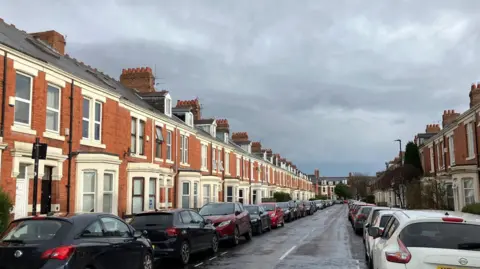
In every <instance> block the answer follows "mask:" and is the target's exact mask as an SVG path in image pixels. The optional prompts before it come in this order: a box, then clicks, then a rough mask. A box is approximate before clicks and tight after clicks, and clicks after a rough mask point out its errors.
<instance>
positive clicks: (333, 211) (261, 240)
mask: <svg viewBox="0 0 480 269" xmlns="http://www.w3.org/2000/svg"><path fill="white" fill-rule="evenodd" d="M158 268H172V269H184V268H188V269H193V268H195V269H237V268H243V269H291V268H302V269H307V268H324V269H328V268H332V269H335V268H342V269H349V268H352V269H365V268H366V265H365V254H364V248H363V243H362V238H361V237H360V236H357V235H355V233H354V232H353V230H352V227H351V225H350V223H349V222H348V220H347V206H346V205H334V206H331V207H329V208H326V209H324V210H320V211H317V212H316V213H315V214H314V215H313V216H307V217H305V218H302V219H299V220H296V221H294V222H291V223H287V224H286V225H285V227H282V228H277V229H273V230H272V231H271V232H268V233H264V234H263V235H260V236H255V237H254V238H253V240H252V241H251V242H246V241H242V242H241V244H240V245H239V246H237V247H228V246H224V247H222V248H221V249H219V251H218V253H217V255H216V256H207V254H198V255H194V256H192V260H191V264H190V265H188V266H185V267H181V266H178V265H175V264H174V263H172V262H162V261H161V262H160V263H159V264H158Z"/></svg>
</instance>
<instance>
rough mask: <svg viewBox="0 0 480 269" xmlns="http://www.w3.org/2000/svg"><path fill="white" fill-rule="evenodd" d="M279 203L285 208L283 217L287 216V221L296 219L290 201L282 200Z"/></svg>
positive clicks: (279, 205)
mask: <svg viewBox="0 0 480 269" xmlns="http://www.w3.org/2000/svg"><path fill="white" fill-rule="evenodd" d="M277 205H278V207H280V208H281V209H282V210H283V217H284V218H285V221H286V222H290V221H293V220H294V219H295V213H294V210H293V207H291V204H290V203H289V202H281V203H277Z"/></svg>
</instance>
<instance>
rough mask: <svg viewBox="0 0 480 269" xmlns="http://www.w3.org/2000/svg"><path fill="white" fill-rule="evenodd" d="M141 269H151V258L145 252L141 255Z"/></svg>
mask: <svg viewBox="0 0 480 269" xmlns="http://www.w3.org/2000/svg"><path fill="white" fill-rule="evenodd" d="M141 269H153V258H152V254H151V253H149V252H147V253H145V255H143V261H142V267H141Z"/></svg>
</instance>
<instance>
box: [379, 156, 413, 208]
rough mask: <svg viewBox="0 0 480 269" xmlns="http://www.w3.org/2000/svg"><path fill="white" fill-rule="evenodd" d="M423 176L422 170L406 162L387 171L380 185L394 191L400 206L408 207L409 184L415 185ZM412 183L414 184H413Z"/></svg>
mask: <svg viewBox="0 0 480 269" xmlns="http://www.w3.org/2000/svg"><path fill="white" fill-rule="evenodd" d="M420 176H421V171H420V170H419V169H418V168H416V167H415V166H413V165H410V164H405V165H403V166H397V167H396V168H394V169H391V170H387V171H385V173H384V175H383V176H382V178H381V180H380V182H379V186H380V188H381V189H384V190H391V191H393V193H394V195H395V197H396V198H397V199H398V201H399V202H400V207H402V208H403V207H406V206H407V204H406V201H407V190H408V186H409V185H412V184H413V185H414V183H415V182H417V181H418V179H419V177H420ZM413 185H412V186H413Z"/></svg>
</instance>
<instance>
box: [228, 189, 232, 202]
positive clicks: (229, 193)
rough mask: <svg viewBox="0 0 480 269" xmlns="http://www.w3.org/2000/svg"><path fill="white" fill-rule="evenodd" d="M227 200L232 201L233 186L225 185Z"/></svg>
mask: <svg viewBox="0 0 480 269" xmlns="http://www.w3.org/2000/svg"><path fill="white" fill-rule="evenodd" d="M227 202H233V187H232V186H228V187H227Z"/></svg>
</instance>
